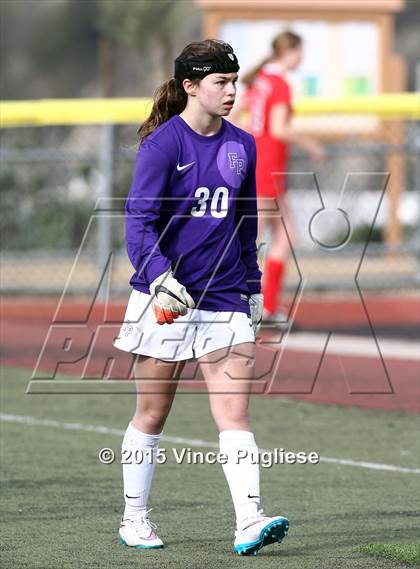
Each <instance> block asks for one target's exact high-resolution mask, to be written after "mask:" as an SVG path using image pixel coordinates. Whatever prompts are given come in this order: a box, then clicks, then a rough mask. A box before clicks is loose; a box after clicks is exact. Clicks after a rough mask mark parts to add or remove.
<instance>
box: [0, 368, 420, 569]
mask: <svg viewBox="0 0 420 569" xmlns="http://www.w3.org/2000/svg"><path fill="white" fill-rule="evenodd" d="M29 376H30V372H28V371H27V370H20V369H16V368H5V370H4V371H3V377H2V388H1V394H2V401H1V412H2V413H7V414H16V415H19V416H30V417H34V418H38V419H49V420H55V421H58V422H59V424H58V425H54V424H51V425H50V426H33V425H25V424H22V423H18V422H7V421H2V422H0V426H1V442H2V445H1V459H2V460H1V465H2V488H3V499H2V506H3V507H2V511H3V523H2V539H1V543H2V566H4V567H13V568H19V569H21V568H22V569H57V567H60V569H67V568H68V569H70V568H72V569H73V568H77V569H78V568H84V567H85V568H86V569H87V568H89V569H95V568H98V569H99V568H101V569H108V568H113V567H115V568H121V567H124V569H129V568H131V567H133V568H134V567H136V568H138V567H141V568H143V567H145V568H147V569H149V568H151V569H153V568H156V569H157V568H159V569H161V568H167V567H168V568H174V569H175V568H177V569H178V568H182V569H206V568H211V569H218V568H227V569H229V568H236V567H241V568H242V567H249V566H250V564H252V566H253V567H258V568H259V569H265V568H269V567H273V568H278V567H284V568H287V569H301V568H302V569H306V568H307V569H340V568H343V569H344V568H345V569H347V568H350V569H351V568H358V569H359V568H360V569H370V568H373V569H379V568H388V567H390V568H393V567H404V565H403V564H402V562H401V561H398V560H392V559H389V558H388V557H376V556H366V554H365V553H364V552H362V551H361V550H360V549H359V546H363V545H369V544H371V543H387V542H390V541H392V542H395V543H399V542H402V541H407V542H415V541H416V540H417V538H418V531H419V528H418V518H416V514H417V512H416V509H418V497H419V491H418V488H419V481H420V476H419V474H415V473H400V472H389V471H382V470H374V469H368V468H361V467H355V466H348V465H339V464H335V463H327V462H324V463H323V462H321V463H320V464H318V465H309V464H306V465H299V464H295V465H273V466H272V467H271V468H261V494H262V506H263V507H264V509H265V511H266V512H267V513H268V514H270V515H277V514H280V515H284V516H286V517H288V518H289V520H290V533H289V536H288V537H287V538H286V539H285V540H284V541H283V543H282V544H281V545H271V546H268V547H266V548H264V549H263V550H262V551H261V552H260V553H259V554H258V556H257V557H255V558H254V557H252V558H247V557H246V558H244V557H239V556H237V555H236V554H235V553H234V552H233V538H234V535H233V532H234V515H233V506H232V503H231V498H230V495H229V492H228V488H227V484H226V481H225V479H224V475H223V471H222V468H221V466H220V465H217V464H216V465H209V464H204V465H188V464H186V463H184V464H177V463H176V461H175V459H174V456H173V450H172V449H173V447H175V448H177V449H181V448H182V447H183V446H188V445H185V444H176V445H174V444H172V443H168V442H167V441H166V442H165V441H163V442H162V443H161V448H165V449H166V453H167V457H168V460H167V462H166V464H161V465H157V467H156V470H155V477H154V481H153V486H152V491H151V496H150V503H149V507H152V508H153V511H152V512H151V514H150V516H151V519H152V520H153V521H154V522H155V523H157V524H158V533H159V535H160V537H161V538H162V539H163V540H164V542H165V548H164V549H163V550H156V551H141V550H140V551H139V550H133V549H129V548H127V547H124V546H121V545H119V544H118V530H117V528H118V524H119V520H120V516H121V514H122V511H123V493H122V474H121V464H119V449H120V446H121V440H122V436H121V435H120V434H119V433H118V432H117V433H115V434H109V433H98V432H94V431H85V430H74V429H65V428H63V426H62V424H63V423H79V424H81V425H96V426H100V425H102V426H106V427H109V428H114V429H118V430H119V431H121V432H122V431H124V430H125V428H126V426H127V424H128V422H129V420H130V419H131V416H132V413H133V411H134V397H133V395H111V394H100V395H98V394H96V395H86V394H79V395H77V394H72V395H63V394H61V395H40V394H37V395H31V394H25V391H26V387H27V383H28V379H29ZM250 412H251V418H252V425H253V430H254V433H255V436H256V439H257V442H258V444H259V446H260V447H261V448H265V449H273V448H274V447H277V448H284V449H287V450H293V451H299V450H300V451H305V452H310V451H316V452H318V453H319V454H320V455H321V457H322V456H325V457H335V458H344V459H353V460H356V461H369V462H375V463H385V464H394V465H399V466H402V467H406V468H418V464H417V459H418V456H417V455H418V450H417V449H418V446H417V444H418V439H417V435H416V432H417V417H415V416H412V415H406V414H404V413H401V412H385V411H378V410H367V409H359V408H345V407H338V406H333V405H314V404H310V403H306V402H302V401H291V400H281V399H269V398H267V397H257V396H255V397H254V398H253V400H252V402H251V410H250ZM164 433H165V435H166V436H167V437H176V436H177V437H186V438H193V439H202V440H203V441H209V442H211V443H216V442H217V438H218V437H217V431H216V428H215V426H214V423H213V421H212V418H211V415H210V412H209V408H208V401H207V397H206V395H205V394H203V393H195V394H185V393H181V392H180V393H179V394H178V395H177V397H176V400H175V403H174V407H173V409H172V411H171V414H170V417H169V419H168V422H167V424H166V426H165V430H164ZM103 447H109V448H112V449H113V450H114V451H115V453H116V456H117V460H116V461H115V462H114V463H113V464H111V465H104V464H101V463H100V461H99V460H98V451H99V450H100V449H101V448H103ZM192 448H193V450H200V447H192ZM201 450H204V451H206V450H210V448H207V447H206V446H203V447H202V448H201ZM370 547H377V546H370Z"/></svg>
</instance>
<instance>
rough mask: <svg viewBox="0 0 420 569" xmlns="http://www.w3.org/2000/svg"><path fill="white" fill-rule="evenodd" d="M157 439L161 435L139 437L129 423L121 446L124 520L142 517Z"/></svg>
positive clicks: (147, 495)
mask: <svg viewBox="0 0 420 569" xmlns="http://www.w3.org/2000/svg"><path fill="white" fill-rule="evenodd" d="M161 436H162V433H160V434H159V435H148V434H147V433H142V432H141V431H139V430H138V429H136V428H135V427H134V425H133V424H132V423H131V422H130V423H129V425H128V427H127V430H126V432H125V435H124V438H123V441H122V445H121V457H122V460H123V465H122V470H123V480H124V500H125V510H124V516H123V517H124V519H127V518H133V517H135V516H138V515H141V514H145V513H146V509H147V499H148V497H149V492H150V486H151V485H152V477H153V471H154V469H155V464H156V451H157V448H158V446H159V441H160V438H161ZM136 452H137V456H136ZM130 453H131V456H130ZM141 453H143V460H142V461H141V462H140V458H141Z"/></svg>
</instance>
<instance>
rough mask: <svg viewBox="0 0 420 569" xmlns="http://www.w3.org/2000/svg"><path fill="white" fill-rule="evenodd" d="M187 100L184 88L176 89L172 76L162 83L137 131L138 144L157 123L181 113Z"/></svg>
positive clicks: (159, 123)
mask: <svg viewBox="0 0 420 569" xmlns="http://www.w3.org/2000/svg"><path fill="white" fill-rule="evenodd" d="M187 100H188V95H187V93H186V92H185V91H184V89H182V91H181V90H180V89H177V87H176V84H175V78H174V77H171V78H170V79H168V81H165V83H162V85H160V87H158V88H157V89H156V91H155V94H154V95H153V107H152V110H151V112H150V115H149V117H148V118H147V119H146V121H145V122H144V123H143V124H142V125H141V126H140V127H139V129H138V131H137V136H138V139H139V144H141V143H142V142H143V140H144V139H145V138H146V136H149V134H151V133H152V132H153V131H154V130H155V129H156V128H157V127H158V126H159V125H161V124H162V123H164V122H165V121H167V120H168V119H170V118H171V117H173V116H174V115H178V114H179V113H181V112H182V111H183V110H184V109H185V106H186V104H187Z"/></svg>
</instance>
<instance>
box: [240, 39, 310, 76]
mask: <svg viewBox="0 0 420 569" xmlns="http://www.w3.org/2000/svg"><path fill="white" fill-rule="evenodd" d="M301 45H302V38H301V37H300V36H298V35H297V34H295V33H294V32H291V31H289V30H287V31H285V32H281V33H280V34H277V35H276V36H275V38H274V39H273V41H272V42H271V49H272V53H271V55H270V56H269V57H267V58H266V59H264V60H263V61H262V62H261V63H260V64H259V65H257V66H256V67H253V68H252V69H251V71H248V73H246V74H245V75H243V76H242V77H241V81H242V83H243V84H244V85H246V87H251V86H252V84H253V83H254V81H255V78H256V77H257V75H258V73H259V72H260V71H261V69H262V68H263V67H264V65H265V64H266V63H269V62H270V61H273V60H274V59H276V58H279V57H281V56H282V55H283V54H284V52H285V51H287V50H288V49H296V48H297V47H299V46H301Z"/></svg>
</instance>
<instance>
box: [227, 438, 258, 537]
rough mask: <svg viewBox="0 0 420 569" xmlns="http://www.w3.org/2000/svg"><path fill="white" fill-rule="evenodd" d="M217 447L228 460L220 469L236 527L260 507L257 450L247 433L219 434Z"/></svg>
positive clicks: (253, 514) (254, 513)
mask: <svg viewBox="0 0 420 569" xmlns="http://www.w3.org/2000/svg"><path fill="white" fill-rule="evenodd" d="M219 444H220V452H222V453H224V454H225V455H226V456H227V457H228V462H227V463H226V464H222V468H223V472H224V473H225V476H226V480H227V482H228V484H229V489H230V493H231V495H232V500H233V505H234V507H235V514H236V525H237V528H239V527H240V525H241V522H242V521H243V520H244V519H245V518H248V517H251V516H255V515H256V514H257V511H258V509H259V507H260V471H259V464H258V447H257V445H256V442H255V439H254V435H253V434H252V433H251V432H250V431H222V432H221V433H220V434H219ZM240 452H241V453H242V454H239V453H240ZM245 453H246V456H245V457H244V456H243V455H244V454H245Z"/></svg>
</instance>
